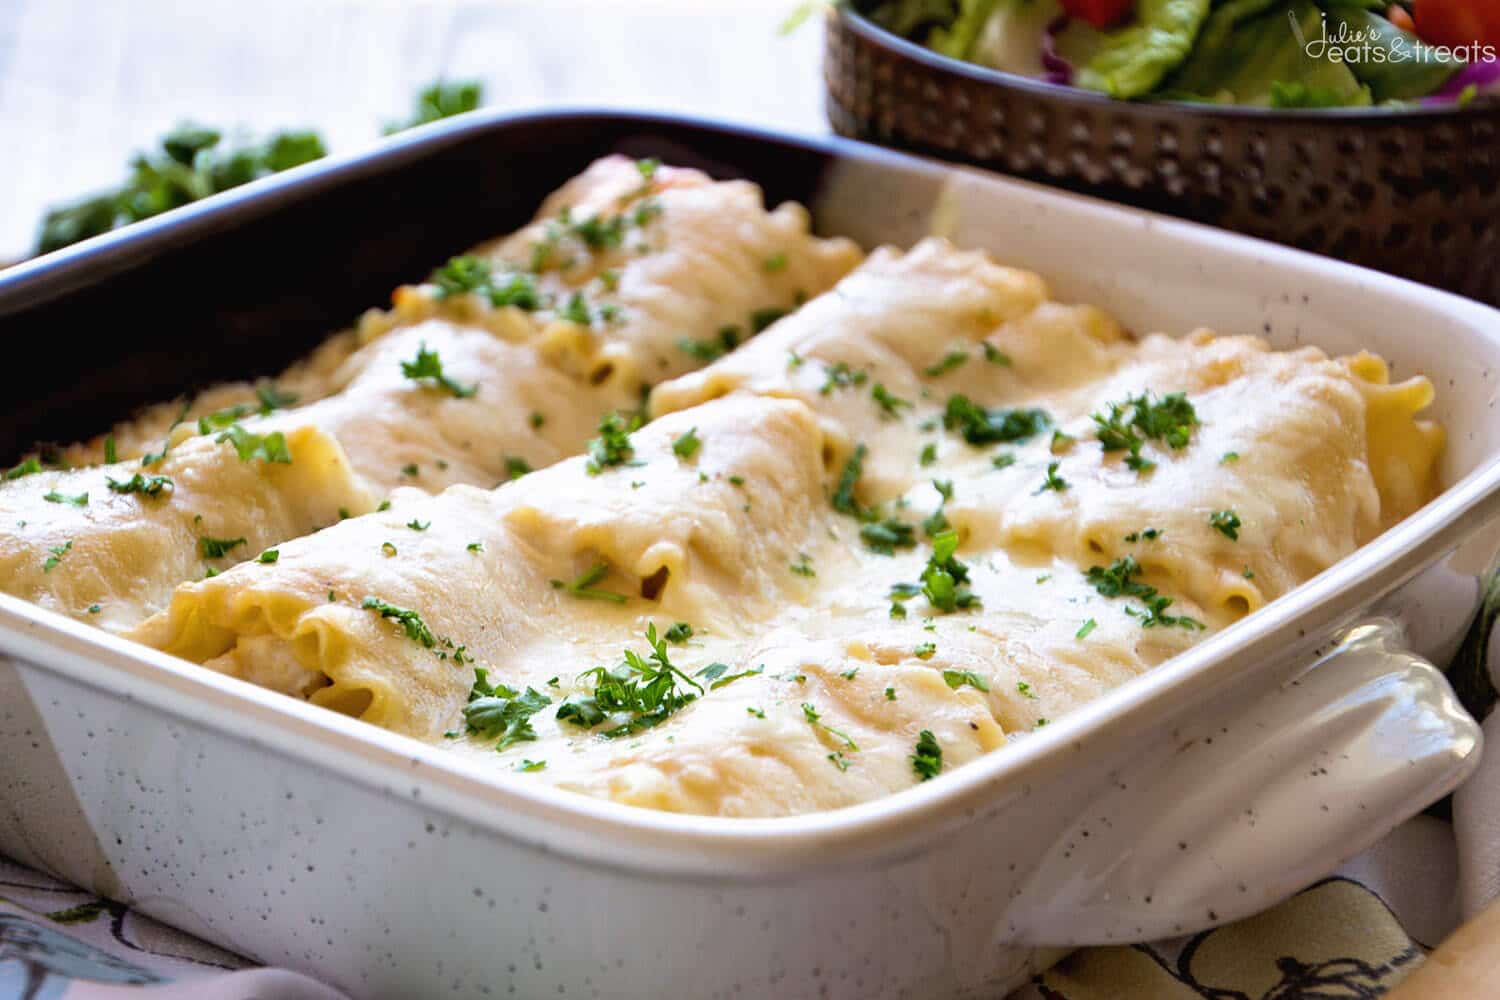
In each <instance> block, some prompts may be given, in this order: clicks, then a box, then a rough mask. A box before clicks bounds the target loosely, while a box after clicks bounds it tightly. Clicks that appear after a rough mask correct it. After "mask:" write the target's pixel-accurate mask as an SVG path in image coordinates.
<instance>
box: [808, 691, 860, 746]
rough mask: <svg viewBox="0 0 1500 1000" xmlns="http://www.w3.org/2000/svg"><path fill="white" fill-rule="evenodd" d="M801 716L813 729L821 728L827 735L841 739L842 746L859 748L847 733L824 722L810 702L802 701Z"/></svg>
mask: <svg viewBox="0 0 1500 1000" xmlns="http://www.w3.org/2000/svg"><path fill="white" fill-rule="evenodd" d="M802 717H803V718H804V719H806V720H807V723H808V725H810V726H812V727H813V728H814V729H821V730H823V732H825V733H828V734H829V735H831V736H834V737H836V738H838V739H840V740H843V741H844V746H846V747H848V748H849V749H850V750H858V749H859V745H858V744H857V743H855V742H854V741H853V740H852V739H850V738H849V734H848V733H846V732H844V731H842V730H839V729H835V728H833V727H832V726H830V725H829V724H828V723H826V722H824V721H823V717H822V716H821V715H819V714H818V710H817V709H816V708H814V707H813V706H812V705H811V703H809V702H805V701H804V702H803V703H802Z"/></svg>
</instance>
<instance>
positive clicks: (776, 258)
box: [760, 253, 786, 274]
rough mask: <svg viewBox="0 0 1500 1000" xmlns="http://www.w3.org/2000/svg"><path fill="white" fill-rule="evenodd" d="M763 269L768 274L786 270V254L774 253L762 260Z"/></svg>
mask: <svg viewBox="0 0 1500 1000" xmlns="http://www.w3.org/2000/svg"><path fill="white" fill-rule="evenodd" d="M760 266H761V269H762V270H763V271H765V272H766V273H767V274H775V273H776V272H777V271H785V270H786V254H784V253H773V254H772V255H771V256H769V257H767V258H766V259H765V260H764V261H762V262H761V265H760Z"/></svg>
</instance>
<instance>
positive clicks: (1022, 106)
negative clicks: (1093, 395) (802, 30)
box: [823, 9, 1500, 306]
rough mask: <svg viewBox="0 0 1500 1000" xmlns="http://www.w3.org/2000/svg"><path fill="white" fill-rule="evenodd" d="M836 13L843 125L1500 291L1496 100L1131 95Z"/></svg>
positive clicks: (1499, 114)
mask: <svg viewBox="0 0 1500 1000" xmlns="http://www.w3.org/2000/svg"><path fill="white" fill-rule="evenodd" d="M827 20H828V30H827V32H826V42H825V50H824V60H823V75H824V80H825V83H826V85H827V111H828V118H829V121H830V123H831V124H832V125H833V128H834V130H835V131H837V132H838V133H839V134H841V135H846V136H850V137H852V138H856V139H863V140H867V141H872V142H878V143H883V144H885V145H889V146H895V147H899V148H902V149H908V150H912V151H915V152H919V153H925V154H928V155H932V156H938V157H942V158H944V159H949V160H958V161H961V162H966V163H971V164H975V165H977V166H982V167H987V168H989V169H991V170H998V171H1000V172H1002V173H1007V174H1014V175H1016V176H1018V177H1025V178H1028V179H1030V180H1035V181H1041V182H1043V183H1046V184H1052V185H1055V186H1057V187H1063V188H1067V189H1069V190H1073V191H1078V192H1081V193H1084V194H1091V195H1095V196H1098V197H1101V198H1108V199H1110V200H1112V201H1119V202H1125V203H1127V204H1130V205H1136V206H1139V207H1141V208H1146V209H1151V210H1153V211H1157V212H1164V213H1167V214H1169V215H1176V216H1180V217H1182V218H1186V219H1193V220H1195V221H1198V222H1205V223H1208V224H1210V225H1214V226H1221V227H1223V228H1225V229H1232V230H1235V231H1237V232H1241V233H1247V234H1249V235H1251V236H1259V237H1262V238H1264V239H1269V240H1274V241H1276V242H1278V243H1285V244H1287V245H1290V246H1294V247H1299V248H1301V249H1304V250H1310V251H1313V252H1315V253H1321V254H1325V255H1327V256H1330V257H1337V258H1339V259H1340V260H1346V261H1350V262H1352V263H1355V264H1363V265H1365V266H1366V267H1373V268H1377V269H1379V270H1382V271H1387V272H1389V273H1391V274H1396V275H1400V276H1402V277H1406V278H1411V279H1413V280H1415V281H1420V282H1424V283H1426V284H1429V285H1435V286H1437V287H1440V288H1446V289H1448V290H1450V291H1454V292H1458V293H1460V294H1462V295H1468V296H1471V297H1472V298H1475V299H1479V300H1480V301H1483V302H1487V303H1489V304H1491V305H1497V306H1500V267H1497V266H1496V264H1497V262H1496V257H1497V255H1500V100H1488V99H1487V100H1476V101H1473V102H1470V103H1469V104H1468V105H1467V106H1465V107H1420V108H1412V109H1403V110H1384V109H1332V110H1320V111H1273V110H1268V109H1263V108H1247V107H1227V106H1221V105H1205V104H1187V103H1130V102H1126V101H1118V100H1114V99H1112V98H1109V97H1105V96H1103V95H1102V94H1097V93H1094V92H1092V91H1087V90H1080V89H1077V88H1073V87H1062V86H1056V85H1054V84H1050V83H1045V82H1042V81H1040V80H1033V79H1029V78H1027V77H1023V76H1017V75H1015V74H1013V73H1002V72H999V71H997V70H991V69H986V68H985V67H982V66H976V65H972V64H970V63H964V62H960V61H958V60H955V59H950V58H948V57H946V56H941V55H938V54H937V53H936V52H933V51H931V50H929V49H926V48H923V47H922V46H919V45H915V44H913V43H911V42H908V41H906V40H904V39H902V38H899V37H897V36H895V35H893V34H891V33H889V32H887V31H885V30H884V29H882V28H879V27H877V26H876V25H874V24H873V23H871V22H870V21H868V20H866V19H865V18H863V17H860V16H859V15H858V14H855V13H853V12H852V11H849V10H847V9H838V10H834V11H830V12H829V14H828V19H827ZM1121 252H1122V253H1129V248H1128V247H1122V248H1121Z"/></svg>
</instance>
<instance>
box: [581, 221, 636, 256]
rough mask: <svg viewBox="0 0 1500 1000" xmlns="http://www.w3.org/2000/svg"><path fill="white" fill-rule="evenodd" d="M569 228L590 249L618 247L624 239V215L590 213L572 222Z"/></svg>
mask: <svg viewBox="0 0 1500 1000" xmlns="http://www.w3.org/2000/svg"><path fill="white" fill-rule="evenodd" d="M571 229H572V231H573V235H575V236H577V237H578V238H579V239H580V240H582V241H583V243H584V245H585V246H587V247H588V248H589V249H590V250H603V249H605V248H606V247H618V246H619V245H620V244H621V243H623V242H624V241H625V217H624V216H623V215H613V216H610V217H609V218H603V217H601V216H598V215H591V216H589V217H588V218H586V219H581V220H579V221H577V222H574V223H573V224H572V226H571Z"/></svg>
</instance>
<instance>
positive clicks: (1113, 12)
mask: <svg viewBox="0 0 1500 1000" xmlns="http://www.w3.org/2000/svg"><path fill="white" fill-rule="evenodd" d="M1062 5H1063V10H1065V11H1067V12H1068V13H1069V14H1071V15H1072V16H1073V17H1081V18H1083V19H1084V20H1085V21H1087V22H1088V23H1089V24H1091V25H1093V26H1094V27H1095V28H1100V29H1103V28H1108V27H1110V26H1111V25H1114V24H1118V23H1120V22H1121V21H1123V20H1124V19H1125V18H1126V17H1127V16H1128V15H1129V14H1130V12H1131V11H1132V10H1133V9H1135V0H1062Z"/></svg>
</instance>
